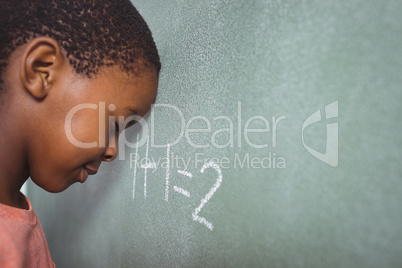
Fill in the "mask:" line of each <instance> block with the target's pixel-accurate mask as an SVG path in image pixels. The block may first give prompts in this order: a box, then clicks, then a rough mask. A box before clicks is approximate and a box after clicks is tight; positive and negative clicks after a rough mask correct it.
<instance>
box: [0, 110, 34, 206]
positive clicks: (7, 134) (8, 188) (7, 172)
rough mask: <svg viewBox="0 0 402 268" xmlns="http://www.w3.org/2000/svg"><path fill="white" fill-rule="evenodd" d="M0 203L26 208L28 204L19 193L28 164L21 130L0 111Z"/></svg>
mask: <svg viewBox="0 0 402 268" xmlns="http://www.w3.org/2000/svg"><path fill="white" fill-rule="evenodd" d="M0 114H1V115H2V116H1V117H0V122H1V123H2V127H1V129H0V185H1V187H0V203H3V204H6V205H9V206H13V207H17V208H23V209H28V204H27V203H26V201H25V199H24V198H23V197H22V196H21V194H20V189H21V187H22V185H23V184H24V182H25V181H26V180H27V179H28V177H29V175H28V174H29V173H28V166H27V164H26V161H25V158H26V156H25V153H24V149H23V148H24V147H23V144H24V142H23V135H24V134H23V131H17V129H18V128H17V126H15V125H13V123H12V122H10V118H9V117H8V118H5V117H7V116H3V115H7V113H3V112H1V113H0Z"/></svg>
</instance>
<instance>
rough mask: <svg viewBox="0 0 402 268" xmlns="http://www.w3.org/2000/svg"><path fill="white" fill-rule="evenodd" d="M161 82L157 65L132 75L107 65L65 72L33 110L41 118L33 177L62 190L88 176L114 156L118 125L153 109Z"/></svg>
mask: <svg viewBox="0 0 402 268" xmlns="http://www.w3.org/2000/svg"><path fill="white" fill-rule="evenodd" d="M157 85H158V78H157V74H156V72H155V71H153V70H144V71H142V72H141V74H140V76H134V75H131V76H130V75H127V74H126V73H124V72H121V71H120V69H119V68H118V67H107V68H103V70H101V71H100V72H99V73H98V75H97V76H96V77H95V78H92V79H89V78H84V77H82V76H78V75H77V74H75V73H74V72H71V71H69V72H66V74H65V75H64V76H63V77H61V78H60V79H59V80H57V81H55V82H54V83H53V84H52V89H51V90H50V91H49V93H48V95H47V96H46V98H45V99H44V100H43V101H42V103H41V104H40V105H38V107H40V108H36V110H35V113H36V114H35V118H39V119H38V120H37V121H36V122H33V124H34V128H33V129H34V130H33V131H32V133H30V136H31V137H32V138H31V139H30V140H29V146H28V148H29V151H28V154H27V155H28V159H27V162H28V166H29V173H30V176H31V178H32V180H33V181H34V182H35V183H36V184H37V185H39V186H40V187H42V188H44V189H45V190H47V191H49V192H60V191H63V190H65V189H67V188H68V187H69V186H70V185H71V184H73V183H75V182H84V181H85V180H86V178H87V176H88V174H93V173H96V171H97V170H98V168H99V166H100V164H101V162H102V161H112V160H113V159H114V158H115V157H116V155H117V138H118V135H119V132H118V131H117V129H116V128H120V131H122V130H123V129H124V128H125V127H128V126H130V125H132V123H129V124H125V123H123V120H122V119H124V120H126V122H127V119H128V118H129V117H131V116H132V115H133V113H135V114H136V115H137V117H135V118H132V119H137V120H138V116H144V115H145V114H146V113H147V112H148V111H149V109H150V107H151V104H152V103H153V102H154V100H155V97H156V92H157ZM119 117H120V122H119ZM35 120H36V119H35ZM114 121H115V122H116V123H115V122H114ZM119 123H120V124H119ZM31 129H32V128H31Z"/></svg>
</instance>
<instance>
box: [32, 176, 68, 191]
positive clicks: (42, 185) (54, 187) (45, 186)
mask: <svg viewBox="0 0 402 268" xmlns="http://www.w3.org/2000/svg"><path fill="white" fill-rule="evenodd" d="M32 181H33V182H34V183H35V184H36V185H37V186H39V187H40V188H42V189H43V190H45V191H46V192H49V193H54V194H55V193H60V192H63V191H64V190H66V189H67V188H68V187H70V186H71V185H72V184H73V183H70V184H57V185H49V184H46V183H38V182H36V181H35V180H34V179H32Z"/></svg>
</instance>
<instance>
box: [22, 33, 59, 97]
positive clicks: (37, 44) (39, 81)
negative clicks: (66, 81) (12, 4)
mask: <svg viewBox="0 0 402 268" xmlns="http://www.w3.org/2000/svg"><path fill="white" fill-rule="evenodd" d="M63 62H64V55H63V54H62V53H61V51H60V46H59V44H58V43H57V42H56V41H55V40H54V39H53V38H50V37H47V36H42V37H37V38H34V39H32V40H31V41H29V42H28V44H27V47H26V48H25V51H24V53H23V56H22V58H21V69H20V77H21V81H22V84H23V85H24V87H25V88H26V89H27V90H28V91H29V93H30V94H31V95H32V96H33V97H35V98H36V99H43V98H45V97H46V96H47V94H48V92H49V90H50V89H51V87H52V83H54V82H55V81H56V79H57V76H58V75H59V73H60V72H61V69H62V66H63Z"/></svg>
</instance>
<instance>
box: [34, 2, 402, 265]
mask: <svg viewBox="0 0 402 268" xmlns="http://www.w3.org/2000/svg"><path fill="white" fill-rule="evenodd" d="M133 3H134V5H135V6H136V7H137V8H138V10H139V11H140V13H141V14H142V15H143V16H144V18H145V20H146V21H147V22H148V24H149V27H150V28H151V30H152V32H153V36H154V38H155V42H156V44H157V47H158V49H159V53H160V56H161V61H162V64H163V67H162V71H161V74H160V81H159V93H158V97H157V100H156V104H157V105H156V106H154V109H153V112H152V113H151V114H150V116H149V117H148V118H147V121H146V122H147V125H145V124H144V123H143V128H140V127H134V128H133V129H129V130H127V131H126V132H125V137H124V138H123V139H121V140H120V155H119V158H118V159H117V160H116V161H114V162H113V163H109V164H103V165H102V167H101V169H100V171H99V173H98V174H97V175H95V176H91V177H90V178H89V179H88V181H87V182H85V183H84V184H75V185H73V186H72V187H70V188H69V189H68V190H66V191H65V192H63V193H60V194H50V193H46V192H44V191H43V190H41V189H39V188H38V187H37V186H35V185H33V184H30V185H29V186H28V197H29V198H30V200H31V201H32V203H33V206H34V208H35V210H36V212H37V214H38V216H39V218H40V220H41V223H42V226H43V228H44V231H45V234H46V237H47V240H48V244H49V247H50V251H51V254H52V258H53V260H54V261H55V263H56V265H57V266H58V267H365V268H367V267H402V180H401V179H402V165H401V158H402V150H401V149H402V135H401V132H402V124H401V118H400V116H402V107H401V101H402V88H401V87H402V16H401V14H402V1H399V0H393V1H392V0H385V1H379V0H378V1H364V0H351V1H329V0H324V1H323V0H310V1H308V0H305V1H280V0H275V1H274V0H255V1H253V0H251V1H241V0H239V1H227V0H220V1H219V0H216V1H213V0H207V1H184V0H175V1H156V0H155V1H149V0H138V1H137V0H135V1H133ZM137 139H138V141H139V143H141V144H140V145H141V146H139V147H136V146H134V145H133V144H134V143H135V141H136V140H137ZM147 140H148V142H147ZM124 141H126V143H127V144H129V145H130V146H127V145H125V144H124ZM168 144H169V145H168Z"/></svg>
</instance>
